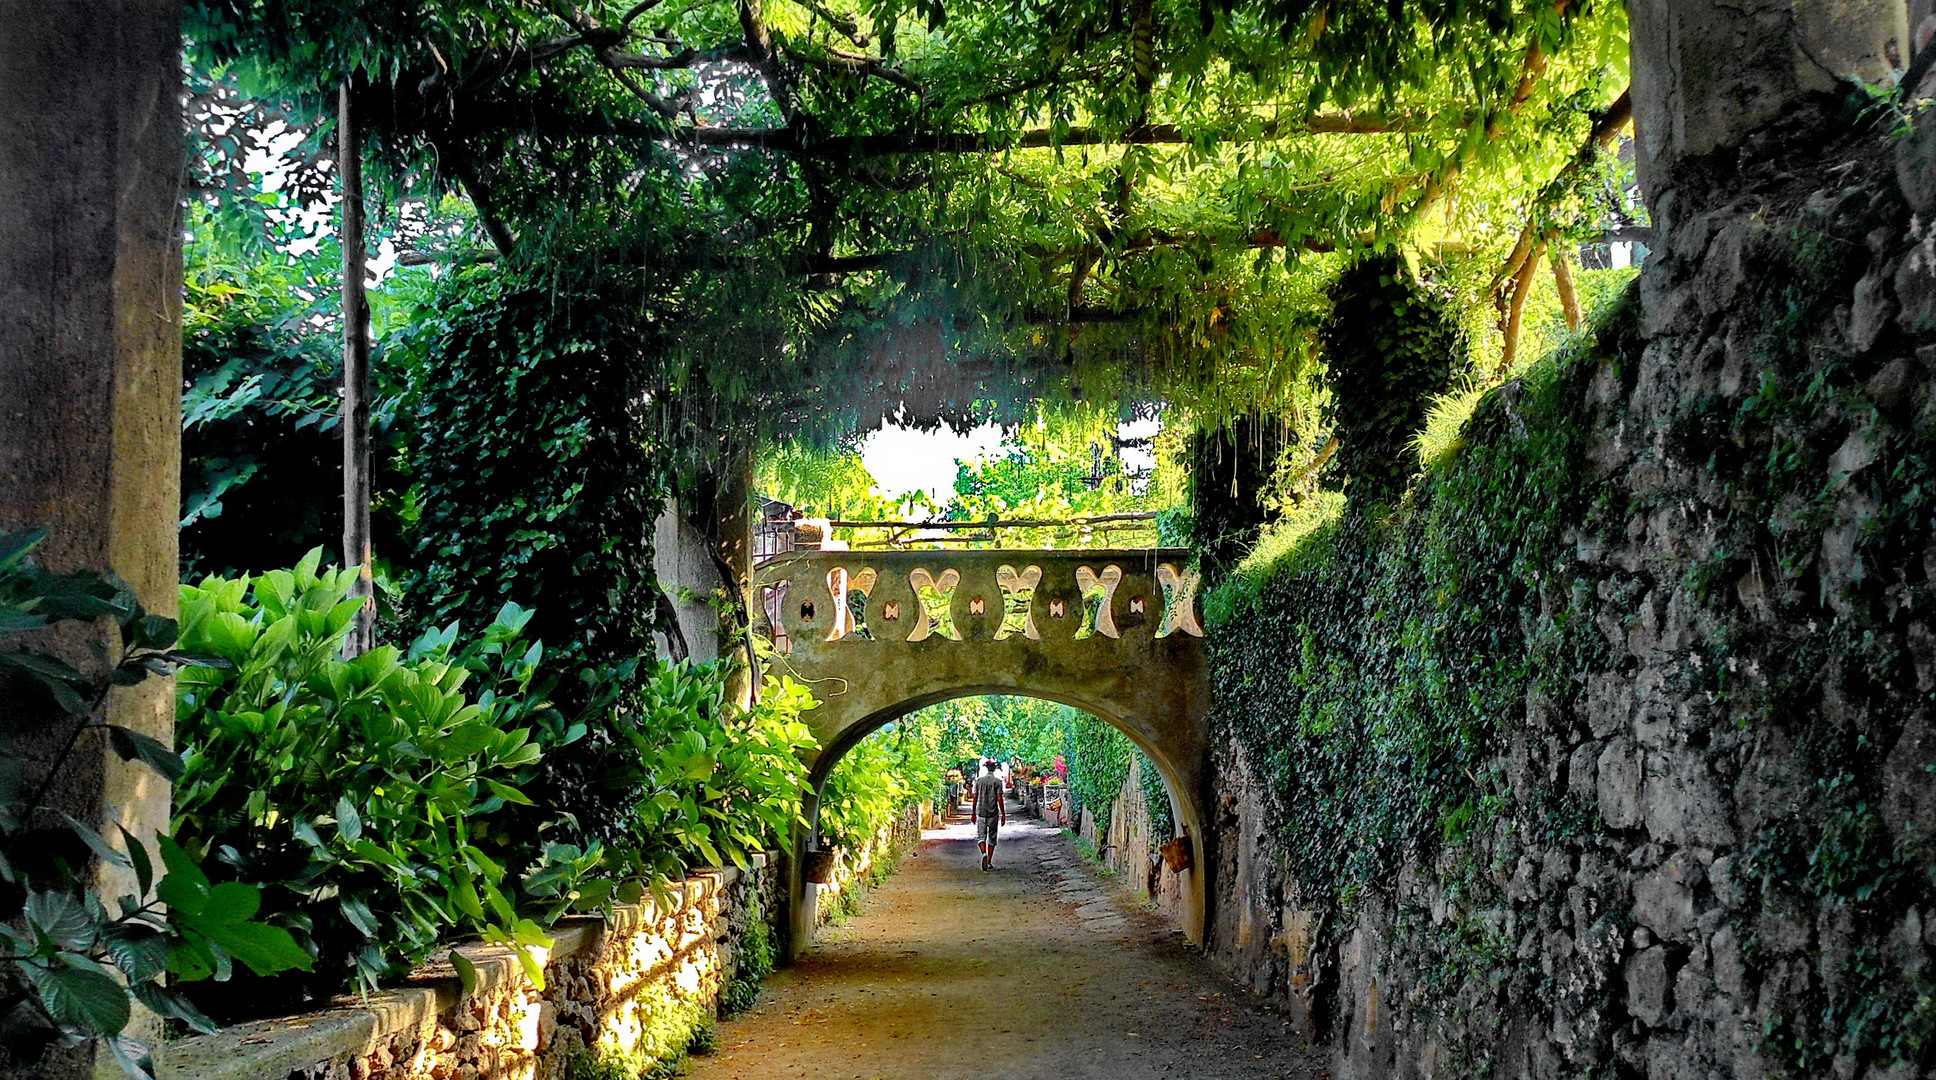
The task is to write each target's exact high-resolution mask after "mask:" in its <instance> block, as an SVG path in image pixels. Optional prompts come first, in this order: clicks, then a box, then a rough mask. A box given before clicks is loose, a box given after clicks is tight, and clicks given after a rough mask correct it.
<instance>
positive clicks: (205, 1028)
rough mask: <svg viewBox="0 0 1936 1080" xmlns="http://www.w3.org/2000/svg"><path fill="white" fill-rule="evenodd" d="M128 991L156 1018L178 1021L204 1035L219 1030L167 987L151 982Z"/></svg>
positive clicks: (186, 1000) (190, 1002)
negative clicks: (161, 1017) (152, 1011)
mask: <svg viewBox="0 0 1936 1080" xmlns="http://www.w3.org/2000/svg"><path fill="white" fill-rule="evenodd" d="M128 989H129V990H130V991H132V992H133V994H134V996H135V1000H137V1001H139V1002H141V1003H142V1004H143V1005H146V1006H147V1007H148V1008H150V1009H152V1010H154V1012H155V1014H156V1015H157V1016H167V1017H172V1018H174V1019H176V1020H180V1021H181V1022H182V1023H184V1024H187V1025H188V1026H189V1027H191V1028H193V1029H194V1030H196V1031H199V1032H201V1033H202V1034H204V1035H213V1034H215V1032H216V1031H217V1030H219V1029H218V1028H217V1027H216V1024H215V1021H213V1020H210V1019H209V1018H208V1017H207V1016H206V1015H205V1014H203V1012H202V1010H200V1009H198V1008H196V1007H195V1003H194V1002H192V1001H189V1000H188V999H187V998H186V997H183V996H182V995H181V994H179V993H176V992H175V991H173V990H170V989H168V988H167V987H164V986H160V985H158V984H156V983H153V982H137V983H135V984H134V985H132V986H130V987H129V988H128Z"/></svg>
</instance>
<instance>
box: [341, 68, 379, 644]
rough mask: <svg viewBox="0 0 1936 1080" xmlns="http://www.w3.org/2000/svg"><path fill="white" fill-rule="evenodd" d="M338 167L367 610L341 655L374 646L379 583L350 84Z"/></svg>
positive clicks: (361, 575)
mask: <svg viewBox="0 0 1936 1080" xmlns="http://www.w3.org/2000/svg"><path fill="white" fill-rule="evenodd" d="M336 104H337V108H336V162H337V176H338V177H339V178H340V182H341V183H342V185H343V192H342V195H343V200H342V201H343V224H342V242H343V562H344V565H346V566H347V565H351V564H354V565H355V566H356V568H357V571H356V583H355V584H354V585H352V586H351V587H350V595H351V596H352V597H362V598H363V601H364V603H363V607H362V608H361V609H360V610H358V611H357V613H356V622H355V623H354V624H352V625H351V627H350V636H349V640H348V641H347V642H346V643H345V644H344V647H343V651H344V653H346V654H347V655H349V656H356V655H359V654H361V653H364V652H367V651H368V650H369V649H371V648H372V647H374V646H375V645H376V596H375V591H376V587H375V580H374V577H373V574H372V567H371V559H370V304H369V299H368V298H367V297H366V296H364V295H363V277H364V274H365V272H366V270H365V266H364V252H363V153H362V132H361V131H360V130H359V129H358V117H357V115H356V106H355V101H354V99H353V98H352V96H351V94H350V81H349V80H348V79H345V80H343V85H342V88H341V89H340V91H339V92H338V94H337V102H336Z"/></svg>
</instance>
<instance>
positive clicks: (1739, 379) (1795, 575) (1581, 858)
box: [1210, 4, 1936, 1080]
mask: <svg viewBox="0 0 1936 1080" xmlns="http://www.w3.org/2000/svg"><path fill="white" fill-rule="evenodd" d="M1660 6H1661V5H1658V4H1656V5H1653V7H1654V8H1656V9H1658V8H1659V7H1660ZM1765 6H1766V5H1761V6H1759V7H1758V6H1757V5H1754V4H1750V5H1748V7H1749V8H1753V9H1756V10H1760V8H1761V7H1765ZM1853 7H1854V6H1852V8H1853ZM1641 17H1642V16H1641V15H1639V14H1637V15H1636V19H1637V21H1638V20H1639V19H1640V18H1641ZM1828 153H1829V156H1828V158H1827V160H1813V159H1809V158H1808V157H1807V156H1806V155H1801V156H1798V155H1796V154H1794V153H1792V152H1784V153H1783V154H1781V155H1777V156H1774V157H1770V158H1763V159H1759V160H1756V159H1752V158H1749V157H1745V156H1744V160H1743V162H1742V167H1741V172H1740V176H1739V177H1738V181H1739V182H1738V183H1737V184H1736V185H1735V186H1733V187H1717V188H1715V189H1713V190H1707V191H1700V192H1688V191H1675V192H1670V193H1669V194H1668V195H1667V196H1665V197H1663V198H1662V200H1661V204H1662V205H1659V206H1657V208H1656V215H1655V229H1656V234H1657V237H1658V239H1659V244H1658V246H1657V248H1656V251H1655V255H1654V256H1653V257H1652V258H1651V259H1650V261H1649V264H1648V266H1647V268H1646V269H1645V270H1644V272H1643V274H1642V277H1641V279H1640V286H1639V289H1638V293H1639V298H1640V302H1641V311H1640V312H1639V313H1637V316H1636V317H1634V318H1633V319H1632V321H1631V323H1622V324H1620V330H1619V333H1620V334H1621V335H1622V337H1621V338H1620V339H1619V340H1622V341H1625V343H1626V347H1623V351H1620V352H1618V353H1617V354H1602V355H1600V356H1597V357H1596V358H1594V359H1593V360H1592V361H1591V363H1592V364H1593V365H1594V366H1593V367H1590V368H1584V369H1582V370H1580V371H1578V372H1577V375H1578V378H1577V382H1576V383H1569V384H1567V385H1569V386H1574V385H1577V387H1578V394H1579V398H1578V404H1577V408H1576V410H1575V407H1574V406H1572V405H1568V406H1567V408H1568V410H1570V411H1568V412H1567V414H1566V415H1567V416H1568V418H1569V420H1570V421H1571V422H1573V423H1576V424H1577V425H1578V427H1579V430H1582V431H1585V432H1587V433H1589V434H1588V441H1587V445H1586V447H1585V449H1584V451H1583V459H1584V460H1583V465H1584V467H1583V469H1582V470H1581V478H1580V480H1579V483H1580V484H1582V485H1583V486H1586V487H1587V489H1588V490H1590V491H1591V492H1592V493H1593V495H1594V497H1595V499H1596V507H1599V508H1611V509H1607V510H1605V511H1604V513H1605V515H1606V519H1605V520H1604V521H1602V522H1593V521H1585V520H1583V521H1579V522H1573V523H1567V524H1566V526H1565V527H1566V528H1567V530H1568V531H1567V532H1566V534H1565V537H1566V538H1565V541H1564V543H1563V544H1562V545H1561V546H1560V547H1559V549H1558V551H1559V553H1558V556H1557V557H1556V559H1554V560H1553V561H1552V563H1549V564H1546V565H1542V566H1541V567H1540V568H1539V570H1538V573H1539V574H1540V575H1541V576H1545V575H1548V574H1550V575H1551V581H1550V584H1551V588H1550V589H1549V590H1548V591H1547V592H1545V593H1543V594H1537V595H1534V596H1533V598H1532V599H1530V600H1529V601H1528V603H1527V605H1526V606H1525V607H1524V608H1523V609H1522V610H1518V611H1508V612H1506V613H1505V615H1504V618H1503V619H1502V620H1501V621H1500V623H1499V624H1498V625H1499V626H1501V627H1503V628H1505V632H1506V633H1511V628H1512V627H1514V626H1519V627H1535V626H1537V625H1538V624H1539V623H1540V620H1542V619H1546V618H1550V617H1554V616H1555V613H1556V612H1558V611H1560V610H1568V609H1569V605H1568V603H1566V602H1565V601H1566V599H1567V597H1569V596H1576V597H1579V598H1582V602H1580V603H1579V604H1578V605H1577V606H1576V607H1575V608H1572V609H1570V610H1568V614H1569V617H1570V616H1571V615H1572V614H1573V613H1574V612H1575V611H1577V612H1578V613H1579V618H1580V621H1579V622H1578V623H1577V624H1576V625H1578V626H1581V627H1584V628H1585V636H1586V637H1587V638H1588V639H1589V644H1590V646H1591V647H1590V648H1589V647H1587V646H1582V647H1581V651H1580V653H1579V654H1578V655H1579V656H1581V657H1583V659H1579V660H1569V661H1568V664H1569V666H1567V667H1565V668H1556V669H1553V670H1550V671H1547V672H1545V673H1544V674H1547V675H1552V676H1556V677H1555V678H1550V679H1543V680H1542V679H1533V680H1529V686H1528V687H1527V690H1526V692H1525V694H1524V695H1523V699H1522V700H1523V708H1519V707H1514V708H1509V709H1505V710H1503V712H1502V714H1501V715H1499V716H1496V717H1491V718H1488V723H1489V724H1490V725H1491V727H1489V729H1488V735H1487V738H1488V740H1489V742H1488V743H1487V744H1486V745H1487V748H1488V749H1487V752H1488V753H1490V754H1492V755H1494V757H1493V760H1492V761H1491V763H1490V768H1487V767H1481V768H1478V769H1475V770H1474V772H1475V774H1476V775H1477V777H1478V779H1476V780H1475V782H1474V783H1475V790H1476V791H1477V792H1478V793H1479V794H1480V795H1482V796H1483V797H1485V798H1488V799H1491V800H1494V802H1495V804H1496V806H1497V807H1498V809H1497V810H1495V811H1493V812H1492V815H1491V817H1490V820H1489V821H1488V823H1487V824H1486V825H1485V827H1483V828H1474V829H1473V830H1472V831H1471V832H1469V833H1465V834H1462V835H1460V836H1458V837H1456V838H1448V839H1447V840H1446V842H1445V843H1444V844H1442V845H1436V844H1429V843H1428V844H1424V845H1421V847H1422V850H1419V851H1410V852H1406V853H1404V854H1403V855H1400V856H1396V857H1395V858H1396V859H1397V861H1399V863H1400V865H1398V866H1397V867H1396V869H1395V872H1393V873H1392V874H1391V875H1390V877H1389V879H1387V878H1384V877H1381V878H1380V879H1379V880H1377V881H1375V882H1354V884H1355V885H1357V886H1361V888H1359V889H1356V890H1354V891H1353V892H1352V893H1351V895H1350V896H1349V898H1348V899H1347V900H1345V901H1344V902H1341V903H1337V904H1335V905H1333V904H1332V900H1333V898H1332V897H1330V896H1328V895H1327V896H1322V897H1317V898H1313V897H1311V896H1308V895H1305V894H1304V893H1303V892H1301V890H1300V883H1299V882H1298V881H1296V880H1294V879H1293V878H1292V877H1291V876H1290V875H1289V874H1288V873H1287V872H1286V870H1285V866H1286V865H1287V862H1286V860H1285V858H1284V856H1283V854H1282V853H1281V849H1280V848H1278V847H1277V846H1276V844H1277V839H1278V838H1277V837H1275V836H1274V835H1273V834H1272V832H1271V827H1270V824H1269V822H1270V820H1271V815H1270V814H1269V813H1267V810H1268V809H1269V807H1270V800H1271V799H1272V798H1274V797H1276V796H1275V793H1276V790H1277V788H1276V787H1275V786H1274V783H1273V782H1272V781H1271V780H1267V779H1266V778H1264V777H1261V776H1254V775H1253V769H1252V766H1251V762H1250V759H1248V758H1247V755H1246V747H1245V746H1244V745H1240V744H1238V743H1235V742H1230V743H1226V744H1224V745H1222V746H1220V747H1218V748H1217V750H1216V751H1215V753H1214V755H1213V766H1212V775H1213V781H1212V785H1211V790H1210V796H1211V799H1212V805H1213V806H1214V808H1215V810H1216V819H1215V820H1216V833H1217V836H1216V845H1215V848H1214V852H1213V854H1212V858H1213V860H1214V865H1215V876H1214V879H1213V880H1214V881H1215V883H1216V886H1217V890H1218V895H1217V899H1216V903H1215V905H1214V909H1213V910H1214V912H1215V924H1214V927H1213V929H1212V931H1211V934H1210V952H1211V956H1212V957H1213V958H1214V959H1215V960H1216V962H1217V963H1218V964H1219V965H1220V966H1223V967H1224V968H1225V969H1226V970H1228V971H1229V972H1230V973H1231V974H1232V975H1233V976H1234V977H1235V978H1237V979H1238V980H1239V981H1240V982H1243V983H1246V984H1248V985H1249V986H1250V987H1251V988H1252V989H1253V990H1255V991H1256V992H1258V993H1260V994H1263V995H1264V996H1265V997H1266V998H1267V999H1268V1000H1271V1001H1272V1002H1274V1003H1276V1004H1278V1005H1279V1006H1281V1007H1283V1008H1284V1009H1285V1010H1286V1011H1287V1013H1288V1014H1289V1017H1290V1019H1291V1020H1292V1022H1293V1030H1297V1031H1298V1032H1299V1034H1300V1037H1301V1038H1309V1039H1311V1040H1312V1041H1314V1042H1317V1043H1319V1044H1321V1045H1324V1046H1326V1047H1327V1048H1328V1049H1329V1051H1330V1052H1331V1053H1332V1054H1333V1055H1334V1057H1333V1066H1334V1067H1333V1068H1332V1070H1331V1071H1332V1073H1333V1075H1334V1076H1337V1077H1339V1078H1340V1080H1360V1078H1371V1077H1387V1076H1393V1077H1413V1076H1419V1077H1424V1076H1465V1075H1478V1074H1481V1073H1489V1074H1490V1075H1494V1076H1511V1077H1521V1076H1525V1077H1537V1078H1541V1080H1545V1078H1549V1077H1560V1076H1571V1075H1586V1074H1594V1075H1625V1076H1643V1075H1644V1076H1649V1077H1656V1078H1659V1077H1682V1076H1688V1077H1694V1076H1700V1077H1706V1076H1724V1077H1742V1078H1747V1077H1753V1078H1759V1077H1764V1076H1769V1075H1783V1074H1786V1075H1819V1076H1835V1077H1838V1078H1842V1080H1852V1078H1856V1077H1862V1078H1865V1080H1866V1078H1870V1077H1874V1078H1877V1080H1881V1078H1885V1077H1886V1078H1891V1080H1894V1078H1899V1077H1900V1078H1904V1080H1906V1078H1909V1077H1914V1076H1925V1077H1926V1076H1930V1075H1936V1074H1932V1073H1931V1072H1930V1068H1931V1063H1932V1061H1936V1058H1931V1057H1930V1055H1929V1053H1928V1051H1927V1049H1926V1048H1927V1046H1929V1045H1931V1043H1932V1040H1931V1039H1930V1038H1929V1034H1928V1033H1930V1032H1932V1031H1936V1025H1932V1023H1931V1021H1930V1019H1929V1016H1928V1014H1927V1006H1926V1004H1918V1003H1919V1002H1927V1001H1929V1000H1931V997H1930V995H1931V992H1932V987H1936V975H1933V973H1936V932H1933V928H1932V924H1933V923H1936V918H1932V914H1931V903H1930V897H1929V895H1928V887H1927V880H1928V879H1927V875H1928V873H1929V872H1930V869H1929V868H1930V867H1931V866H1933V865H1936V734H1933V733H1932V728H1933V727H1936V721H1933V720H1932V719H1931V717H1932V701H1936V699H1932V697H1931V694H1932V692H1936V620H1933V619H1932V617H1931V614H1930V612H1931V611H1932V610H1936V605H1933V604H1931V602H1930V601H1931V597H1932V590H1933V589H1936V539H1932V538H1931V536H1930V534H1929V528H1930V521H1931V518H1930V516H1929V515H1928V513H1926V512H1923V511H1920V510H1916V512H1915V513H1913V514H1905V513H1903V512H1902V511H1904V509H1905V508H1911V509H1913V508H1917V507H1920V506H1921V505H1922V504H1921V503H1920V502H1919V501H1918V500H1920V499H1922V498H1924V497H1925V496H1924V495H1923V494H1922V492H1921V491H1912V490H1909V489H1910V486H1911V482H1912V480H1913V479H1914V478H1915V477H1918V476H1920V475H1921V474H1920V473H1919V472H1918V471H1917V470H1919V469H1920V468H1921V467H1922V463H1923V462H1924V461H1928V460H1932V459H1936V444H1932V441H1931V440H1932V438H1936V434H1933V433H1936V117H1932V116H1930V115H1924V116H1922V117H1921V118H1920V119H1919V121H1918V124H1917V127H1916V130H1915V132H1914V133H1913V134H1911V135H1909V136H1907V137H1904V138H1901V139H1898V140H1894V141H1891V140H1890V139H1888V138H1885V137H1883V136H1880V135H1864V134H1848V135H1846V136H1845V137H1843V138H1841V139H1840V140H1839V141H1837V142H1835V143H1834V145H1833V146H1832V147H1831V148H1830V150H1829V151H1828ZM1569 392H1571V391H1569ZM1514 393H1515V391H1514V390H1513V389H1512V388H1510V387H1509V388H1507V389H1504V390H1502V391H1500V398H1502V399H1504V400H1503V401H1502V403H1501V405H1502V407H1504V408H1511V407H1512V406H1513V399H1512V395H1513V394H1514ZM1743 416H1757V417H1768V418H1767V419H1759V420H1755V421H1752V422H1743V421H1741V420H1740V419H1739V418H1741V417H1743ZM1717 418H1718V419H1717ZM1478 437H1483V438H1498V439H1509V438H1515V437H1520V436H1517V435H1515V434H1514V433H1512V432H1511V431H1506V432H1503V433H1502V432H1493V433H1486V434H1482V435H1479V436H1475V438H1478ZM1784 455H1786V456H1784ZM1902 476H1908V477H1911V478H1912V479H1911V480H1901V479H1899V478H1900V477H1902ZM1925 490H1926V489H1925ZM1428 495H1429V493H1425V494H1422V495H1421V499H1423V498H1426V497H1428ZM1594 512H1595V513H1600V512H1602V510H1599V509H1596V510H1595V511H1594ZM1892 515H1893V516H1892ZM1889 529H1894V530H1896V531H1894V532H1888V531H1887V530H1889ZM1388 553H1389V554H1390V557H1393V558H1400V557H1408V556H1406V555H1405V554H1404V553H1400V552H1388V551H1372V552H1370V553H1368V554H1369V557H1384V556H1385V555H1387V554H1388ZM1352 554H1353V555H1354V557H1360V556H1364V555H1366V554H1367V553H1361V552H1354V553H1352ZM1885 556H1886V557H1885ZM1575 590H1577V591H1575ZM1474 617H1475V618H1484V617H1486V615H1485V613H1484V612H1475V614H1474ZM1288 623H1289V620H1287V624H1288ZM1527 633H1528V652H1529V653H1531V652H1532V651H1533V647H1534V646H1535V645H1536V644H1537V643H1536V642H1535V641H1534V640H1533V632H1532V631H1531V630H1529V631H1528V632H1527ZM1556 684H1557V688H1556ZM1287 737H1288V736H1287ZM1259 760H1261V758H1260V759H1259ZM1838 785H1841V787H1838ZM1838 790H1846V791H1850V792H1853V793H1854V794H1851V795H1849V796H1848V797H1847V798H1846V799H1845V800H1842V801H1837V800H1838V798H1840V796H1838V795H1836V794H1835V792H1836V791H1838ZM1347 812H1348V811H1347ZM1306 820H1307V821H1308V819H1306ZM1327 905H1332V906H1327ZM1870 1015H1873V1016H1876V1017H1878V1020H1877V1021H1876V1023H1877V1024H1879V1025H1881V1026H1880V1027H1876V1026H1869V1027H1864V1024H1866V1023H1867V1022H1866V1021H1861V1022H1858V1020H1859V1018H1861V1017H1865V1016H1870ZM1885 1016H1886V1017H1887V1019H1881V1018H1882V1017H1885ZM1918 1025H1920V1026H1918ZM1386 1040H1388V1041H1386ZM1919 1040H1920V1041H1919ZM1918 1047H1923V1049H1918ZM1900 1054H1907V1055H1908V1056H1907V1057H1902V1056H1896V1057H1892V1056H1891V1055H1900ZM1918 1055H1920V1057H1918Z"/></svg>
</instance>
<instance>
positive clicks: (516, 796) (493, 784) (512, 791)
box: [484, 779, 537, 806]
mask: <svg viewBox="0 0 1936 1080" xmlns="http://www.w3.org/2000/svg"><path fill="white" fill-rule="evenodd" d="M484 786H485V787H488V788H490V789H491V793H492V794H493V795H496V796H497V797H498V798H500V799H503V800H504V801H505V802H509V803H517V804H518V805H519V806H536V805H537V803H534V802H532V801H531V800H530V798H528V797H527V796H526V795H525V794H524V792H522V791H519V790H518V789H517V788H514V787H511V786H510V785H508V784H500V783H498V782H497V781H496V780H489V779H487V780H485V781H484Z"/></svg>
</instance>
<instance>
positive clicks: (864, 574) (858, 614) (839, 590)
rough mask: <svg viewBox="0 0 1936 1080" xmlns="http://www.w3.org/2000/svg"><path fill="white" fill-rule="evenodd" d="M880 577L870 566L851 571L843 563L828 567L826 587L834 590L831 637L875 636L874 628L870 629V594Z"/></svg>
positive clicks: (869, 639) (870, 637)
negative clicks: (868, 619)
mask: <svg viewBox="0 0 1936 1080" xmlns="http://www.w3.org/2000/svg"><path fill="white" fill-rule="evenodd" d="M879 577H880V575H879V574H877V573H875V571H874V568H873V567H871V566H868V567H863V568H861V569H860V570H858V571H856V572H854V573H853V574H849V573H848V572H847V568H846V567H844V566H836V567H834V568H833V569H832V570H829V571H827V591H828V592H830V593H832V594H833V598H834V610H833V625H832V626H831V627H829V628H828V630H827V640H828V641H839V640H841V639H843V638H848V637H851V638H854V639H855V640H857V641H872V640H874V633H873V631H871V630H869V629H867V597H868V594H869V593H872V592H873V591H874V582H875V581H876V580H877V579H878V578H879Z"/></svg>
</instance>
